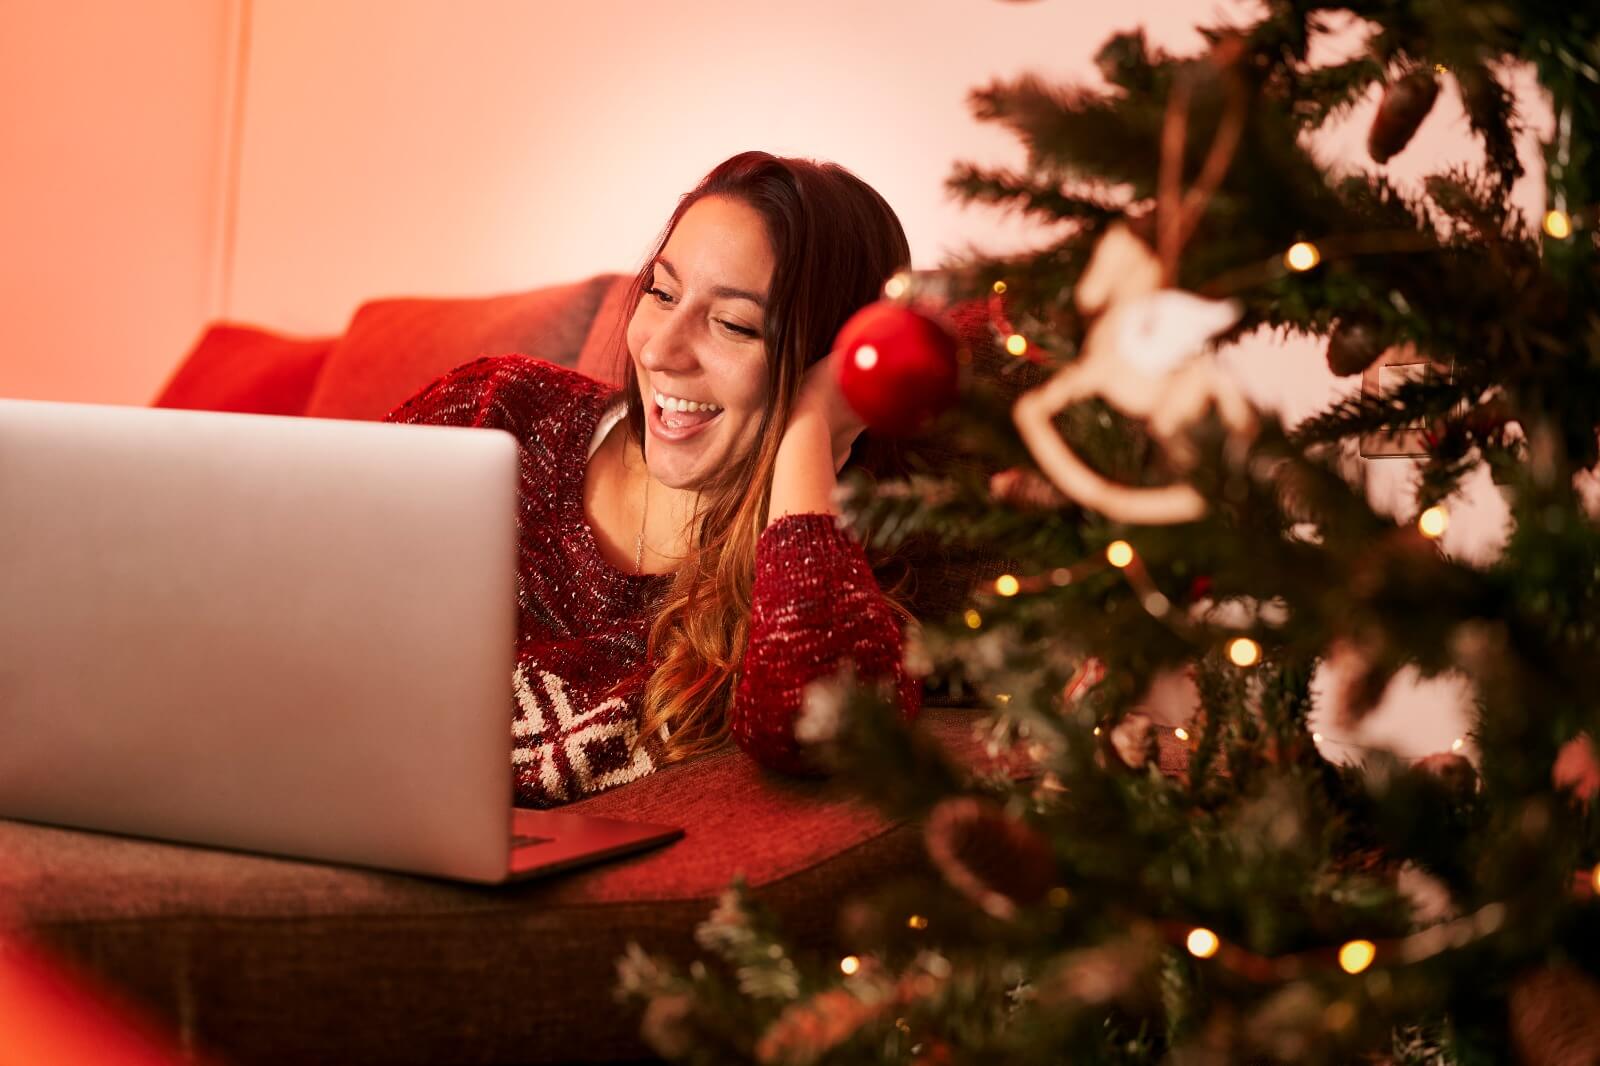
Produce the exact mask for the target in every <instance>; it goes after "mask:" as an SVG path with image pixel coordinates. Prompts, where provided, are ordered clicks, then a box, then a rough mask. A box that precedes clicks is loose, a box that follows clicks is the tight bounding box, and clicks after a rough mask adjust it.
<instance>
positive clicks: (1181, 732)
mask: <svg viewBox="0 0 1600 1066" xmlns="http://www.w3.org/2000/svg"><path fill="white" fill-rule="evenodd" d="M1172 735H1173V736H1175V737H1177V738H1178V739H1179V740H1188V739H1189V731H1188V730H1187V729H1185V728H1183V726H1181V725H1180V726H1179V727H1178V728H1176V729H1174V730H1173V731H1172Z"/></svg>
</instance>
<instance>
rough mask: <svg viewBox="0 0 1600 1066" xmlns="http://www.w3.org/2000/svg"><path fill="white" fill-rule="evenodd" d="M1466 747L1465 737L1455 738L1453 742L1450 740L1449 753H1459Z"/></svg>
mask: <svg viewBox="0 0 1600 1066" xmlns="http://www.w3.org/2000/svg"><path fill="white" fill-rule="evenodd" d="M1466 746H1467V738H1466V737H1456V738H1455V739H1454V740H1452V741H1451V742H1450V750H1451V751H1460V750H1461V749H1462V748H1464V747H1466Z"/></svg>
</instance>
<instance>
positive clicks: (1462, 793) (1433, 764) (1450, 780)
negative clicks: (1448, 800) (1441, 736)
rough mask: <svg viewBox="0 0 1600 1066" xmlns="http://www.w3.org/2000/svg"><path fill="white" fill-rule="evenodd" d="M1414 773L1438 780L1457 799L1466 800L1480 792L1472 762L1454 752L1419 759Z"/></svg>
mask: <svg viewBox="0 0 1600 1066" xmlns="http://www.w3.org/2000/svg"><path fill="white" fill-rule="evenodd" d="M1411 769H1412V771H1413V772H1414V773H1419V774H1427V775H1428V776H1430V777H1434V778H1437V779H1438V781H1439V783H1440V784H1442V785H1443V786H1444V788H1445V790H1446V791H1447V792H1449V793H1450V794H1451V795H1452V796H1455V797H1457V798H1462V799H1464V798H1466V797H1467V796H1470V795H1472V793H1474V792H1476V791H1477V790H1478V771H1477V768H1476V767H1474V766H1473V765H1472V761H1471V760H1470V759H1468V758H1467V757H1466V756H1464V755H1457V754H1456V753H1455V752H1453V751H1441V752H1436V753H1435V754H1433V755H1429V756H1426V757H1425V758H1421V759H1418V760H1417V761H1416V762H1415V763H1413V764H1412V767H1411Z"/></svg>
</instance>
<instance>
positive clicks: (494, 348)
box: [306, 274, 617, 420]
mask: <svg viewBox="0 0 1600 1066" xmlns="http://www.w3.org/2000/svg"><path fill="white" fill-rule="evenodd" d="M616 278H617V275H613V274H599V275H596V276H594V277H592V278H587V279H585V280H583V281H575V282H571V283H568V284H564V285H552V286H547V287H545V288H541V289H534V290H532V291H531V292H521V293H512V294H509V295H505V296H487V297H479V298H464V299H442V298H441V299H423V298H402V299H388V300H373V301H371V302H369V303H366V304H363V305H362V306H361V307H360V308H359V309H358V310H357V311H356V313H355V316H354V317H353V318H352V319H351V321H350V325H349V328H348V329H346V330H345V334H344V336H343V337H340V338H339V340H338V342H337V343H336V344H335V345H334V347H333V351H332V352H330V353H329V355H328V363H327V366H326V367H324V368H323V372H322V376H321V377H320V378H319V379H318V381H317V386H316V389H315V390H314V391H313V392H312V395H311V400H310V403H309V404H308V405H307V407H306V414H307V415H310V416H311V417H313V418H355V419H370V420H376V419H381V418H382V417H383V416H384V415H386V414H388V413H389V412H390V411H391V410H393V409H394V408H395V407H397V406H399V405H400V404H401V403H402V402H404V401H405V400H407V399H410V398H411V397H412V396H413V395H415V394H416V393H417V392H418V391H420V390H421V389H422V388H423V387H424V386H426V385H428V384H430V383H432V382H433V381H434V380H435V379H436V378H438V377H440V376H441V375H443V374H445V373H447V372H449V371H450V370H453V369H455V368H456V367H458V366H460V365H462V364H463V363H468V362H471V361H472V360H474V359H477V358H478V357H480V356H484V355H504V354H507V353H511V352H522V353H524V354H527V355H536V356H539V357H540V358H543V359H548V360H549V361H551V362H552V363H559V364H560V365H562V366H574V367H575V366H578V365H579V354H580V352H581V351H582V350H583V348H584V345H585V342H586V341H587V340H588V339H589V334H590V332H591V327H593V326H594V325H596V321H595V312H596V310H597V309H598V308H599V307H600V305H601V302H602V300H603V299H604V298H605V297H606V295H607V294H608V292H609V291H610V290H611V288H612V287H613V282H614V281H615V280H616Z"/></svg>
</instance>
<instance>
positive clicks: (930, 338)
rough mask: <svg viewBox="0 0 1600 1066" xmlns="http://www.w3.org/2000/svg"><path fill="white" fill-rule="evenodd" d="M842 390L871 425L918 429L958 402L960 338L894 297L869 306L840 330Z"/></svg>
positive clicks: (899, 431)
mask: <svg viewBox="0 0 1600 1066" xmlns="http://www.w3.org/2000/svg"><path fill="white" fill-rule="evenodd" d="M833 347H834V351H842V352H843V358H842V359H841V361H840V364H839V390H840V391H841V392H843V393H844V398H845V402H847V403H848V404H849V405H850V407H851V408H852V409H853V410H854V411H855V412H856V414H858V415H860V416H861V420H862V421H864V422H865V423H866V424H867V428H868V429H870V430H874V431H875V432H878V433H883V434H887V435H889V436H902V435H904V434H907V433H912V432H914V431H916V430H917V429H920V428H921V427H922V426H923V425H924V424H926V423H927V422H928V420H930V419H931V418H933V416H934V415H937V414H938V413H939V412H941V411H943V410H945V409H946V408H948V407H949V406H950V405H951V404H953V403H955V401H956V341H955V338H954V337H952V336H951V335H950V333H949V331H947V330H946V329H945V328H944V327H943V326H942V325H940V324H939V323H938V322H936V321H934V320H933V319H931V318H929V317H928V316H927V315H924V314H922V313H921V312H920V311H916V310H914V309H912V308H910V307H906V306H904V305H902V304H897V303H894V302H893V301H890V300H879V301H878V302H876V303H871V304H868V305H867V306H865V307H863V308H862V309H861V310H859V311H857V312H856V313H855V314H854V315H851V316H850V319H849V321H847V322H846V323H845V324H844V327H843V328H842V329H840V330H839V336H838V338H837V339H836V340H835V341H834V345H833Z"/></svg>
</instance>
